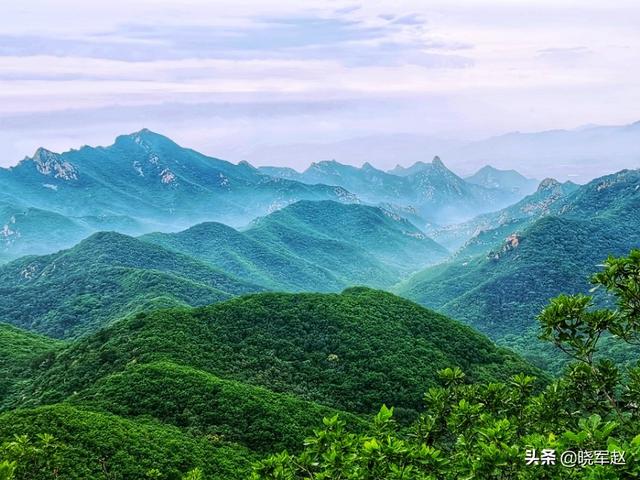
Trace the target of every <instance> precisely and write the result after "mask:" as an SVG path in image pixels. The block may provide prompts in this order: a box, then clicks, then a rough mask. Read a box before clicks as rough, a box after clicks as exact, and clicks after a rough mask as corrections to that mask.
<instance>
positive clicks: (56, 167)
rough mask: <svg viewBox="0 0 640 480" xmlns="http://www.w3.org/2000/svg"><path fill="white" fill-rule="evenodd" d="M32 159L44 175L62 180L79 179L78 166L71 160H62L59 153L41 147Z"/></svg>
mask: <svg viewBox="0 0 640 480" xmlns="http://www.w3.org/2000/svg"><path fill="white" fill-rule="evenodd" d="M31 160H32V161H33V163H34V164H35V166H36V169H37V170H38V172H40V173H41V174H42V175H46V176H53V177H54V178H60V179H62V180H77V179H78V172H77V170H76V168H75V167H74V166H73V165H71V164H70V163H69V162H67V161H65V160H62V157H61V156H60V155H58V154H57V153H53V152H50V151H49V150H46V149H44V148H39V149H38V150H36V153H35V154H34V155H33V158H32V159H31Z"/></svg>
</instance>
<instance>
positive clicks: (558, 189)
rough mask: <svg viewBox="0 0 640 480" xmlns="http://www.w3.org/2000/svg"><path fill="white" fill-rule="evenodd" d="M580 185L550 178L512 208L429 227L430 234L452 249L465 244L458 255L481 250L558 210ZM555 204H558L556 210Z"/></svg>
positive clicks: (467, 254) (473, 253) (471, 253)
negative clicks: (561, 202) (467, 219)
mask: <svg viewBox="0 0 640 480" xmlns="http://www.w3.org/2000/svg"><path fill="white" fill-rule="evenodd" d="M577 188H578V185H576V184H575V183H572V182H565V183H560V182H558V181H557V180H554V179H552V178H547V179H545V180H543V181H542V182H540V185H539V186H538V189H537V190H536V191H535V193H532V194H531V195H528V196H526V197H524V198H523V199H522V200H520V201H519V202H517V203H515V204H513V205H511V206H509V207H506V208H503V209H502V210H498V211H497V212H491V213H484V214H482V215H478V216H477V217H475V218H473V219H471V220H469V221H467V222H463V223H460V224H453V225H447V226H445V227H436V228H434V229H431V230H428V234H429V236H430V237H431V238H433V239H435V240H436V241H438V242H440V243H442V245H445V246H446V247H447V248H450V249H451V250H456V249H458V248H460V247H462V246H463V245H464V249H463V250H462V251H461V252H458V253H457V255H459V256H465V255H466V256H469V255H475V254H478V253H482V252H484V251H486V250H487V249H489V248H490V247H491V246H493V245H495V244H496V243H499V242H501V241H502V240H503V239H504V238H506V237H507V236H509V235H510V234H512V233H515V232H516V231H518V230H519V229H522V228H524V227H525V226H526V225H529V224H531V223H532V222H533V221H535V220H536V219H538V218H541V217H543V216H545V215H550V214H551V213H553V212H554V211H557V210H558V209H559V206H558V205H560V204H559V203H558V202H560V200H561V199H563V198H565V197H567V196H568V195H570V194H571V193H573V192H574V191H575V190H576V189H577ZM556 204H557V205H556ZM554 205H556V207H557V208H556V209H555V210H554V208H553V207H554Z"/></svg>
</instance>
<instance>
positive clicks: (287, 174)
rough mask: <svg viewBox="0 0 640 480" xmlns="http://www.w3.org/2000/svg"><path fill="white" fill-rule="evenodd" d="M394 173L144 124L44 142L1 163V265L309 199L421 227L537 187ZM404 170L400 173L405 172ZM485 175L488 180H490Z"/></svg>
mask: <svg viewBox="0 0 640 480" xmlns="http://www.w3.org/2000/svg"><path fill="white" fill-rule="evenodd" d="M409 170H410V171H411V172H412V173H411V174H410V175H405V174H402V175H400V174H392V173H389V172H384V171H382V170H378V169H376V168H374V167H373V166H371V165H370V164H365V165H364V166H363V167H362V168H356V167H351V166H348V165H343V164H340V163H338V162H319V163H314V164H312V165H311V166H310V167H309V168H308V169H307V170H306V171H305V172H303V173H298V172H296V171H295V170H292V169H283V168H278V167H261V168H259V169H257V168H254V167H253V166H251V165H250V164H248V163H246V162H240V163H239V164H233V163H230V162H227V161H224V160H220V159H216V158H212V157H207V156H205V155H202V154H200V153H198V152H195V151H193V150H190V149H187V148H183V147H180V146H179V145H177V144H176V143H174V142H173V141H171V140H170V139H168V138H166V137H164V136H162V135H159V134H156V133H154V132H151V131H149V130H141V131H139V132H136V133H133V134H131V135H122V136H120V137H118V138H117V139H116V140H115V143H114V144H113V145H111V146H108V147H88V146H85V147H82V148H80V149H79V150H71V151H69V152H65V153H61V154H58V153H54V152H51V151H48V150H46V149H44V148H40V149H38V150H37V152H36V153H35V155H33V157H28V158H25V159H24V160H22V161H21V162H20V163H18V164H17V165H16V166H14V167H11V168H4V169H0V192H1V193H0V227H1V228H0V262H3V261H5V262H6V261H8V260H11V259H14V258H17V257H19V256H21V255H27V254H44V253H52V252H55V251H57V250H59V249H61V248H68V247H71V246H73V245H75V244H76V243H77V242H78V241H79V240H81V239H82V238H85V237H87V236H88V235H90V234H91V233H94V232H97V231H104V230H114V231H118V232H120V233H125V234H129V235H140V234H144V233H150V232H154V231H162V232H175V231H179V230H181V229H185V228H188V227H191V226H193V225H195V224H197V223H202V222H211V221H215V222H219V223H224V224H227V225H230V226H232V227H235V228H239V227H244V226H246V225H247V224H248V223H250V222H251V221H252V220H254V219H255V218H257V217H260V216H264V215H266V214H268V213H271V212H274V211H276V210H278V209H280V208H282V207H285V206H287V205H290V204H292V203H295V202H297V201H300V200H311V201H321V200H332V201H336V202H340V203H345V204H358V203H366V204H369V205H372V206H379V207H382V208H384V209H385V210H387V211H389V212H392V213H394V214H396V215H399V216H402V217H405V218H408V219H409V220H410V221H411V222H412V223H414V224H416V225H417V227H418V228H420V229H423V228H426V227H427V226H428V225H433V224H450V223H453V222H456V221H460V220H464V219H468V218H471V217H472V216H473V215H474V214H477V213H482V212H488V211H492V210H496V209H498V208H500V207H504V206H506V205H508V204H511V203H513V202H514V201H517V200H518V199H520V198H521V197H522V196H524V195H525V194H526V193H527V187H526V185H527V182H528V180H526V179H524V178H519V177H518V175H517V174H514V173H513V172H506V171H504V172H503V171H498V170H495V169H492V170H491V175H489V176H487V175H486V174H483V173H482V172H483V171H484V172H486V169H485V170H483V171H481V172H479V173H478V174H477V175H478V176H476V177H474V178H475V179H474V178H472V179H470V180H469V181H467V180H465V179H462V178H460V177H459V176H458V175H456V174H454V173H453V172H452V171H450V170H449V169H448V168H446V167H445V165H444V164H443V162H442V161H441V160H440V159H439V158H437V157H436V158H435V159H434V160H433V162H430V163H424V162H419V163H416V164H415V165H414V166H413V167H411V168H410V169H409ZM396 173H397V172H396ZM482 175H484V176H482Z"/></svg>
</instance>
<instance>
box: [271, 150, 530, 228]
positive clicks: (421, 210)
mask: <svg viewBox="0 0 640 480" xmlns="http://www.w3.org/2000/svg"><path fill="white" fill-rule="evenodd" d="M260 171H262V172H264V173H269V174H270V175H278V176H280V175H281V176H282V177H283V178H294V179H296V180H298V181H301V182H305V183H308V184H310V185H313V184H327V185H337V186H340V187H343V188H344V189H346V190H348V191H350V192H353V193H355V194H356V195H357V196H358V198H360V199H362V200H363V201H365V202H368V203H370V204H374V205H394V206H396V207H398V208H404V209H412V210H414V211H415V214H416V218H420V219H423V220H424V222H425V225H426V224H428V223H436V224H438V223H441V224H449V223H452V222H455V221H459V220H461V219H466V218H469V217H472V216H473V215H474V214H478V213H482V212H486V211H491V210H495V209H498V208H500V207H503V206H506V205H508V204H509V203H511V202H513V201H516V200H518V199H520V198H521V197H522V196H523V195H524V194H521V193H520V192H518V191H513V190H512V189H510V190H501V189H496V188H486V187H483V186H480V185H476V184H473V183H469V182H466V181H465V180H463V179H462V178H460V177H459V176H457V175H456V174H454V173H453V172H452V171H451V170H449V169H448V168H447V167H446V166H445V165H444V163H443V162H442V160H440V158H439V157H435V158H434V159H433V161H432V162H431V163H424V162H420V163H419V164H415V165H414V166H413V167H411V168H409V169H407V170H406V171H405V170H403V171H400V170H399V169H396V170H395V173H388V172H384V171H382V170H379V169H377V168H375V167H373V166H372V165H371V164H369V163H365V164H364V165H363V166H362V167H361V168H358V167H353V166H351V165H344V164H341V163H339V162H336V161H324V162H318V163H313V164H311V165H310V166H309V168H307V169H306V170H305V171H304V172H302V173H298V172H295V171H293V170H291V169H282V168H277V167H260ZM420 226H421V227H423V226H424V225H420Z"/></svg>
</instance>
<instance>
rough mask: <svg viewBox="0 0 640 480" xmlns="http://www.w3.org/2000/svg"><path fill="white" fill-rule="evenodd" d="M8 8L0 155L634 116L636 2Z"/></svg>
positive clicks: (226, 152)
mask: <svg viewBox="0 0 640 480" xmlns="http://www.w3.org/2000/svg"><path fill="white" fill-rule="evenodd" d="M453 3H455V5H451V4H453ZM0 19H1V20H0V148H1V150H0V151H1V156H0V165H10V164H13V163H15V162H17V161H18V160H19V159H21V158H22V157H24V156H25V155H30V154H32V153H33V151H34V150H35V149H36V148H37V147H38V146H40V145H44V146H46V147H48V148H51V149H54V150H65V149H68V148H70V147H77V146H80V145H82V144H109V143H110V142H111V141H112V139H113V138H114V137H115V136H116V135H118V134H120V133H126V132H130V131H134V130H139V129H140V128H142V127H148V128H151V129H153V130H157V131H159V132H161V133H164V134H167V135H169V136H170V137H172V138H174V139H175V140H177V141H178V142H180V143H182V144H185V145H188V146H191V147H193V148H196V149H199V150H202V151H204V152H206V153H209V154H211V155H216V156H220V157H226V158H229V159H231V160H240V159H241V158H239V157H241V156H242V155H243V154H244V153H245V152H250V151H253V150H255V149H256V148H259V147H260V146H263V145H283V144H291V143H300V142H318V141H337V140H342V139H347V138H350V137H357V136H368V135H379V134H388V133H411V134H418V135H427V136H438V137H445V138H458V139H474V138H480V137H483V136H489V135H494V134H499V133H503V132H506V131H513V130H520V131H535V130H545V129H551V128H572V127H576V126H579V125H582V124H588V123H597V124H624V123H630V122H633V121H636V120H638V119H640V113H639V112H640V108H638V107H639V106H640V82H638V78H640V29H638V25H640V6H639V5H638V3H637V2H631V1H628V2H626V1H616V2H611V1H600V2H597V1H596V2H589V1H575V2H574V1H568V2H558V1H553V2H552V1H546V0H532V1H516V0H512V1H496V0H486V1H462V2H448V1H423V0H410V1H397V0H377V1H367V2H362V3H358V2H350V1H348V2H344V1H340V0H337V1H324V2H320V1H318V2H314V1H304V2H300V1H275V0H274V1H253V2H252V1H249V2H238V1H237V0H235V1H226V0H224V1H205V0H189V1H182V0H153V1H151V0H138V1H135V0H130V1H126V2H124V1H121V0H111V1H101V0H96V1H91V2H87V1H78V0H59V1H56V2H52V1H38V0H22V1H20V2H12V4H9V5H7V4H6V2H3V5H2V6H0ZM301 162H302V163H304V160H301Z"/></svg>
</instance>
